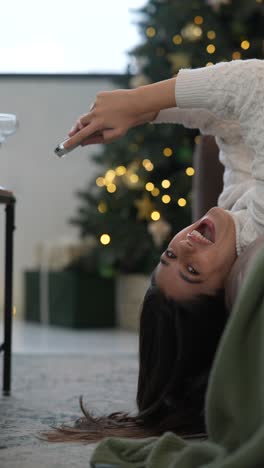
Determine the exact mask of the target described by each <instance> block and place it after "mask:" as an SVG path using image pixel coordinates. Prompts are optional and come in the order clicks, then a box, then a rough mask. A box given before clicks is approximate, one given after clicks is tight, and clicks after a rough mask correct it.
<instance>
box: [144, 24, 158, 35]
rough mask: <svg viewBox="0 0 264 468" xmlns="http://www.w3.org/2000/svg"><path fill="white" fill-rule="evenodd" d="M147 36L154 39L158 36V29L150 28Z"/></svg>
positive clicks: (147, 30)
mask: <svg viewBox="0 0 264 468" xmlns="http://www.w3.org/2000/svg"><path fill="white" fill-rule="evenodd" d="M146 35H147V36H148V37H154V36H156V29H155V28H153V27H152V26H149V27H148V28H147V29H146Z"/></svg>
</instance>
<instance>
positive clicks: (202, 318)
mask: <svg viewBox="0 0 264 468" xmlns="http://www.w3.org/2000/svg"><path fill="white" fill-rule="evenodd" d="M227 316H228V315H227V310H226V308H225V302H224V293H223V291H219V292H218V293H217V294H216V295H215V296H200V297H198V298H195V299H193V300H192V301H188V302H181V303H179V302H176V301H175V300H173V299H171V298H168V297H166V296H165V295H164V293H162V291H161V290H160V289H159V288H158V287H157V286H155V284H152V285H151V286H150V287H149V289H148V290H147V292H146V295H145V298H144V301H143V305H142V311H141V318H140V332H139V376H138V388H137V406H138V414H137V415H135V416H131V415H129V414H127V413H121V412H120V413H118V412H116V413H112V414H110V415H108V416H103V417H98V418H97V417H94V416H92V415H91V414H90V413H89V411H88V410H87V409H86V408H85V407H84V405H83V401H82V399H80V405H81V409H82V412H83V416H82V417H81V418H80V419H78V420H77V421H76V423H75V425H74V426H73V427H70V426H62V427H58V428H55V429H54V430H53V431H50V432H48V433H45V434H44V436H45V438H46V439H47V440H49V441H54V442H66V441H72V442H76V441H83V442H87V443H88V442H94V441H98V440H100V439H102V438H104V437H108V436H118V437H135V438H140V437H148V436H153V435H161V434H162V433H164V432H166V431H173V432H175V433H177V434H178V435H181V436H184V437H188V436H194V435H195V434H198V433H205V432H206V428H205V418H204V404H205V394H206V388H207V382H208V376H209V372H210V369H211V367H212V362H213V359H214V355H215V351H216V348H217V345H218V342H219V339H220V337H221V335H222V332H223V329H224V327H225V324H226V321H227Z"/></svg>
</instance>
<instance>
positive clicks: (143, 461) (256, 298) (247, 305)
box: [91, 250, 264, 468]
mask: <svg viewBox="0 0 264 468" xmlns="http://www.w3.org/2000/svg"><path fill="white" fill-rule="evenodd" d="M206 419H207V429H208V440H207V441H200V442H197V441H196V442H194V441H184V440H183V439H181V438H180V437H177V436H176V435H175V434H172V433H169V432H167V433H165V434H164V435H163V436H162V437H159V438H156V437H152V438H147V439H143V440H129V439H118V438H108V439H105V440H103V441H102V442H101V443H100V444H99V445H98V446H97V448H96V449H95V452H94V454H93V457H92V461H91V466H92V467H94V468H95V467H96V468H99V467H100V468H101V467H102V468H103V467H110V466H111V467H112V466H113V467H124V468H130V467H131V468H132V467H133V468H135V467H137V468H143V467H146V468H199V467H201V468H263V467H264V250H262V252H261V253H260V254H259V255H258V258H257V260H256V261H255V262H254V266H253V268H252V269H251V271H250V272H249V274H248V275H247V278H246V280H245V282H244V284H243V288H242V290H241V291H240V294H239V297H238V299H237V301H236V304H235V307H234V309H233V312H232V315H231V317H230V319H229V322H228V324H227V327H226V330H225V332H224V334H223V337H222V339H221V342H220V345H219V347H218V350H217V354H216V358H215V362H214V365H213V368H212V372H211V375H210V379H209V385H208V392H207V398H206Z"/></svg>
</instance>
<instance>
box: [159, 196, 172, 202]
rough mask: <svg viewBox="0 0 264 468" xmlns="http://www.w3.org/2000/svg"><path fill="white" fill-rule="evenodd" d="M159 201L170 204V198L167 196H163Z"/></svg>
mask: <svg viewBox="0 0 264 468" xmlns="http://www.w3.org/2000/svg"><path fill="white" fill-rule="evenodd" d="M161 200H162V201H163V203H170V201H171V197H170V196H169V195H163V197H162V198H161Z"/></svg>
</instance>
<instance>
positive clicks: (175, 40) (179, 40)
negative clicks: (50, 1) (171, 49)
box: [172, 34, 182, 45]
mask: <svg viewBox="0 0 264 468" xmlns="http://www.w3.org/2000/svg"><path fill="white" fill-rule="evenodd" d="M172 42H173V44H176V45H179V44H181V43H182V37H181V35H180V34H175V36H173V38H172Z"/></svg>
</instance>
